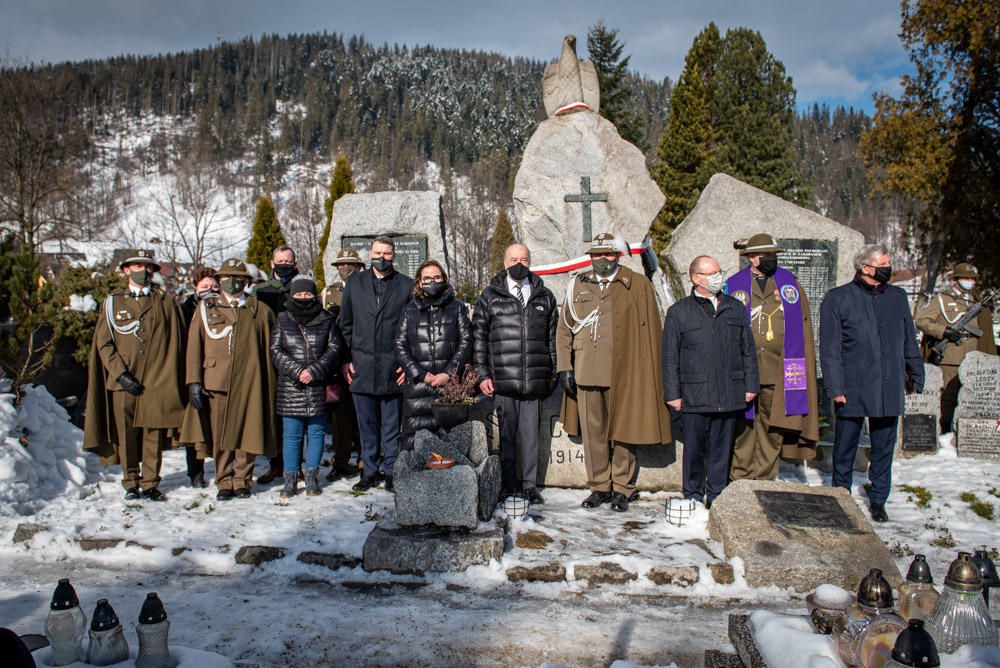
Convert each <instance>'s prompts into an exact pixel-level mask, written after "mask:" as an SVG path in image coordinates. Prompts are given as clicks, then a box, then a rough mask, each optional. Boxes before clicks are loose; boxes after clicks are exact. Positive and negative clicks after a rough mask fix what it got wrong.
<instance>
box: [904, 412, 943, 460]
mask: <svg viewBox="0 0 1000 668" xmlns="http://www.w3.org/2000/svg"><path fill="white" fill-rule="evenodd" d="M937 427H938V418H937V416H936V415H928V414H925V413H916V414H913V415H904V416H903V425H902V428H901V429H902V432H901V434H900V439H899V440H900V441H901V447H902V448H903V450H906V451H907V452H914V451H915V452H934V451H935V450H937V435H938V434H937Z"/></svg>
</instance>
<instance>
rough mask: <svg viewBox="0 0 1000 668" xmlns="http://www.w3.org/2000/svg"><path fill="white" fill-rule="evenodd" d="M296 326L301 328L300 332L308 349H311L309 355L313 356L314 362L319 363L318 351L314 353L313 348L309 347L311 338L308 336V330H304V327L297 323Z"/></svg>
mask: <svg viewBox="0 0 1000 668" xmlns="http://www.w3.org/2000/svg"><path fill="white" fill-rule="evenodd" d="M295 326H296V327H298V328H299V331H300V332H302V338H303V340H305V342H306V348H308V349H309V354H310V355H312V356H313V360H314V361H316V362H318V361H319V358H317V357H316V351H314V350H313V348H312V346H311V345H309V337H308V336H306V330H304V329H302V325H300V324H299V323H295Z"/></svg>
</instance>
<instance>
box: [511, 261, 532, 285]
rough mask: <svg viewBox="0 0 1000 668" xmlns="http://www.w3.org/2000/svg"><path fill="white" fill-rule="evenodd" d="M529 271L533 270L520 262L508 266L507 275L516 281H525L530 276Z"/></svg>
mask: <svg viewBox="0 0 1000 668" xmlns="http://www.w3.org/2000/svg"><path fill="white" fill-rule="evenodd" d="M529 273H531V270H530V269H528V268H527V267H525V266H524V265H523V264H521V263H520V262H518V263H516V264H512V265H510V266H509V267H507V275H508V276H510V277H511V278H513V279H514V280H515V281H519V282H520V281H523V280H524V279H526V278H527V277H528V274H529Z"/></svg>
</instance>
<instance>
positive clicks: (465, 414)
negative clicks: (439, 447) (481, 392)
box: [431, 364, 479, 431]
mask: <svg viewBox="0 0 1000 668" xmlns="http://www.w3.org/2000/svg"><path fill="white" fill-rule="evenodd" d="M478 385H479V373H478V372H477V371H476V370H475V369H473V368H471V367H470V366H469V365H468V364H466V365H465V371H463V372H462V374H461V375H460V376H457V375H456V376H452V377H451V378H450V379H449V380H448V382H447V383H445V384H444V385H442V386H441V387H439V388H438V394H439V396H438V398H437V399H435V400H434V403H433V404H432V405H431V412H432V413H433V414H434V421H435V422H437V425H438V428H439V429H441V430H444V431H448V430H449V429H452V428H454V427H457V426H458V425H460V424H463V423H465V422H468V421H469V413H470V412H471V410H472V407H473V406H475V405H476V404H477V403H478V402H479V397H478V396H477V395H476V388H477V386H478Z"/></svg>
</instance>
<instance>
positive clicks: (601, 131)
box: [514, 111, 666, 308]
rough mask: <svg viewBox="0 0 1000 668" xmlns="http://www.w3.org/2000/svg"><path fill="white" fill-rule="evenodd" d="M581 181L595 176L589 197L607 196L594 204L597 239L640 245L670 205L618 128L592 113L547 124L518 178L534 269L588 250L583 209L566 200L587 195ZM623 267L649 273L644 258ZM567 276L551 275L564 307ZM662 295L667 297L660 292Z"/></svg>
mask: <svg viewBox="0 0 1000 668" xmlns="http://www.w3.org/2000/svg"><path fill="white" fill-rule="evenodd" d="M583 177H587V178H589V179H590V192H591V193H594V194H598V193H606V194H607V198H608V199H607V202H594V203H592V204H591V205H590V212H591V235H592V238H593V237H596V236H597V235H598V234H601V233H602V232H612V233H614V234H617V235H619V236H621V237H622V238H623V239H625V241H627V242H628V243H630V244H634V243H642V241H643V240H644V239H645V238H646V235H647V234H648V233H649V228H650V225H652V223H653V220H654V219H655V218H656V215H657V214H658V213H659V211H660V208H661V207H662V206H663V202H664V201H665V198H664V196H663V193H662V192H661V191H660V189H659V187H658V186H657V185H656V183H655V182H654V181H653V179H652V178H651V177H650V175H649V171H648V170H647V168H646V158H645V156H644V155H643V153H642V151H640V150H639V149H638V148H636V147H635V146H633V145H632V144H630V143H629V142H627V141H625V140H624V139H622V138H621V137H620V136H619V135H618V130H617V129H616V128H615V126H614V124H613V123H611V122H610V121H608V120H607V119H605V118H604V117H602V116H600V115H599V114H596V113H594V112H592V111H580V112H576V113H572V114H564V115H561V116H555V117H553V118H549V119H547V120H544V121H542V122H541V123H539V125H538V128H537V129H536V130H535V132H534V134H532V136H531V139H530V140H529V141H528V145H527V146H526V147H525V149H524V157H523V158H522V159H521V166H520V168H519V169H518V172H517V175H516V177H515V178H514V225H515V232H516V236H517V239H518V241H520V242H521V243H523V244H525V245H526V246H527V247H528V248H529V249H530V250H531V262H532V264H534V265H545V264H553V263H559V262H565V261H567V260H572V259H574V258H577V257H580V256H582V255H584V254H585V253H586V250H587V249H588V248H589V247H590V241H589V240H585V238H584V230H583V215H584V214H583V205H582V204H581V203H579V202H567V201H566V200H565V197H566V195H575V194H579V193H580V192H581V179H582V178H583ZM623 263H624V264H625V265H626V266H628V267H629V268H631V269H634V270H635V271H638V272H640V273H642V272H643V267H642V260H641V259H640V257H639V256H632V257H630V258H627V259H625V260H624V261H623ZM653 264H654V265H655V264H656V263H655V262H654V263H653ZM654 269H655V270H656V271H657V272H659V269H658V267H654ZM569 276H570V274H566V273H564V274H548V275H546V276H545V279H544V280H545V285H546V286H547V287H548V288H549V289H550V290H552V292H553V293H554V294H555V297H556V301H557V302H559V303H562V301H563V299H564V297H565V294H566V284H567V282H568V280H569ZM656 285H657V282H656V281H654V287H656ZM657 297H658V299H666V297H665V295H662V289H661V290H660V291H658V295H657ZM661 308H665V305H664V304H661Z"/></svg>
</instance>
